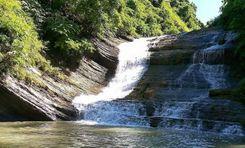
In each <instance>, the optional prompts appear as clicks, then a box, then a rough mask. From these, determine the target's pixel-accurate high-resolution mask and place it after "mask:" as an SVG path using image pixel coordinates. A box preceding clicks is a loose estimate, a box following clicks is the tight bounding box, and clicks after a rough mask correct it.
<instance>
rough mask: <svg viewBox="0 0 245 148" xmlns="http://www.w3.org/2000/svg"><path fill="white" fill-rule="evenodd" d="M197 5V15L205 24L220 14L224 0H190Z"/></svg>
mask: <svg viewBox="0 0 245 148" xmlns="http://www.w3.org/2000/svg"><path fill="white" fill-rule="evenodd" d="M190 1H192V2H194V3H195V4H196V6H197V17H198V19H199V20H201V21H202V22H203V23H204V24H206V23H207V22H208V21H210V20H211V19H214V18H215V17H217V16H219V14H220V9H219V8H220V7H221V6H222V0H190Z"/></svg>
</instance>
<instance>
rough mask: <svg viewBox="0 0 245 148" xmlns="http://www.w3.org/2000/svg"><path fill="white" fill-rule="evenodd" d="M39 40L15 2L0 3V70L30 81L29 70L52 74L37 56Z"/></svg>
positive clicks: (47, 65) (32, 24)
mask: <svg viewBox="0 0 245 148" xmlns="http://www.w3.org/2000/svg"><path fill="white" fill-rule="evenodd" d="M43 47H44V46H43V43H42V41H41V40H39V37H38V33H37V32H36V27H35V25H34V23H33V21H32V19H31V18H30V17H29V16H28V15H27V14H26V13H25V12H24V11H23V10H22V8H21V3H20V2H19V1H15V0H13V1H9V0H0V49H1V50H0V60H1V63H0V71H1V73H8V72H10V73H12V74H14V75H15V76H16V77H18V78H20V79H28V81H29V82H32V81H33V80H34V77H35V76H36V75H35V74H33V73H31V72H30V71H28V70H27V69H29V70H30V68H32V67H38V68H40V69H42V70H43V71H44V72H51V71H55V70H54V69H52V67H51V66H50V65H49V63H48V62H47V61H46V59H45V58H44V57H43V56H42V55H41V49H42V48H43Z"/></svg>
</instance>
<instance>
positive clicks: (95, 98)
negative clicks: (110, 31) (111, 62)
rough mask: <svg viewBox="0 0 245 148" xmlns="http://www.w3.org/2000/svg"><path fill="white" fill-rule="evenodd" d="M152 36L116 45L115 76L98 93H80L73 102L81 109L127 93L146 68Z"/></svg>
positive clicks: (118, 97)
mask: <svg viewBox="0 0 245 148" xmlns="http://www.w3.org/2000/svg"><path fill="white" fill-rule="evenodd" d="M152 39H154V38H141V39H135V40H134V41H133V42H126V43H122V44H120V45H119V46H118V48H119V50H120V52H119V57H118V58H119V65H118V68H117V71H116V74H115V77H114V78H113V79H112V80H111V81H110V83H109V84H108V86H107V87H105V88H104V89H103V90H102V92H101V93H99V94H98V95H80V96H78V97H76V98H75V99H74V101H73V104H74V105H75V106H76V107H77V108H78V109H79V110H80V111H81V110H84V107H85V106H86V105H89V104H94V103H96V102H101V101H112V100H116V99H120V98H124V97H126V96H127V95H129V94H130V93H131V92H132V91H133V89H134V87H135V85H136V84H137V82H138V81H139V80H140V78H141V77H142V76H143V74H144V72H145V71H146V69H147V60H148V58H149V53H148V49H149V47H148V45H149V43H150V40H152Z"/></svg>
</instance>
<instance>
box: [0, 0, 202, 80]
mask: <svg viewBox="0 0 245 148" xmlns="http://www.w3.org/2000/svg"><path fill="white" fill-rule="evenodd" d="M184 3H185V4H184ZM183 5H184V6H188V8H185V9H184V8H183V9H182V6H183ZM184 6H183V7H184ZM189 12H191V13H195V9H194V5H192V4H190V3H189V1H183V2H182V1H181V2H178V4H176V5H172V3H171V1H170V2H166V1H161V0H159V1H158V2H157V3H156V2H154V1H152V0H0V61H1V63H0V70H1V72H2V73H6V72H11V73H12V74H14V75H15V76H16V77H18V78H20V79H26V80H28V81H32V80H35V79H34V78H33V77H35V74H33V73H31V72H30V70H28V69H30V68H32V67H36V68H39V69H40V70H41V71H43V72H48V73H50V74H54V73H56V74H58V73H59V72H58V70H57V69H55V68H53V67H52V66H51V65H50V63H49V62H48V61H47V60H46V58H45V57H44V55H46V54H51V55H49V56H48V57H53V56H57V57H58V58H57V59H59V60H64V61H65V62H71V60H77V59H79V58H81V57H82V56H83V55H84V53H85V52H89V53H91V52H93V51H94V50H95V48H94V45H93V44H92V42H91V38H93V37H108V36H113V37H116V36H134V37H139V36H156V35H162V34H165V33H179V32H183V31H190V30H193V29H197V28H198V27H200V26H201V25H200V24H199V23H198V22H197V21H196V18H195V15H194V14H193V15H189V14H188V13H189ZM187 18H188V19H187ZM39 36H40V38H39ZM41 53H42V54H41ZM52 62H53V61H52ZM55 62H57V63H62V62H63V61H62V62H61V61H55ZM64 65H66V64H64Z"/></svg>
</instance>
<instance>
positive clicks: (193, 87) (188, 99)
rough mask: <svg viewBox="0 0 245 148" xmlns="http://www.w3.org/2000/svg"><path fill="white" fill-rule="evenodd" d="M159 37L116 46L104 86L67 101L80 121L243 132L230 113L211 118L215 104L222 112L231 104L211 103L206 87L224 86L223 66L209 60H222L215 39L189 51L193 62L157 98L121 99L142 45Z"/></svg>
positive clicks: (130, 85)
mask: <svg viewBox="0 0 245 148" xmlns="http://www.w3.org/2000/svg"><path fill="white" fill-rule="evenodd" d="M159 39H162V38H161V37H158V38H142V39H136V40H134V41H133V42H130V43H122V44H121V45H120V46H119V49H120V53H119V65H118V68H117V71H116V74H115V77H114V78H113V79H112V80H111V81H110V83H109V84H108V86H107V87H105V88H104V89H103V90H102V92H101V93H99V94H98V95H81V96H78V97H77V98H75V100H74V102H73V103H74V105H75V106H76V107H77V108H78V109H79V111H80V112H81V118H80V122H82V123H85V124H103V125H120V126H141V127H142V126H143V127H150V126H153V127H163V128H177V129H195V130H202V131H213V132H220V133H225V134H236V135H243V130H242V128H241V126H240V125H239V124H236V123H231V122H228V121H229V120H230V119H231V118H232V117H229V116H228V117H227V119H225V118H224V117H223V116H222V114H221V115H220V116H218V117H217V114H216V108H217V110H218V111H219V112H221V113H222V112H223V108H222V107H225V108H227V110H232V109H231V108H232V105H230V106H229V103H227V104H226V103H225V102H222V101H221V102H220V101H219V100H217V101H213V100H211V99H210V98H209V97H208V91H209V89H214V88H227V87H229V86H230V84H229V82H228V81H227V70H226V69H225V66H224V65H222V64H216V63H215V62H214V63H212V64H210V63H209V62H210V61H212V62H213V61H216V60H217V59H222V57H223V55H222V54H224V51H223V49H220V47H221V46H220V45H218V44H217V43H215V42H212V43H209V44H211V46H210V47H208V48H206V49H200V50H198V51H196V52H195V54H194V56H193V63H192V64H191V65H189V66H188V67H187V69H186V70H184V71H183V72H182V73H180V74H179V75H178V76H179V77H174V78H170V80H171V82H170V84H171V85H169V86H167V87H166V88H163V89H162V90H159V91H158V92H159V93H160V95H159V96H160V97H159V99H157V100H151V101H146V102H144V101H135V100H130V101H129V100H121V98H125V97H126V96H127V95H128V94H130V93H131V92H132V91H133V89H134V87H135V85H136V84H137V82H138V81H139V80H140V79H141V77H142V76H143V74H144V73H145V71H146V70H147V68H148V65H147V60H148V58H149V53H148V48H149V47H148V45H149V44H150V43H153V44H154V43H157V42H158V40H159ZM222 46H224V47H225V46H226V45H222ZM166 67H168V66H166ZM161 68H164V66H162V67H161ZM176 69H178V67H175V66H173V67H172V68H168V71H167V72H169V73H171V72H173V71H176ZM166 77H168V76H166ZM170 77H171V76H170ZM220 119H221V120H220Z"/></svg>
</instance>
